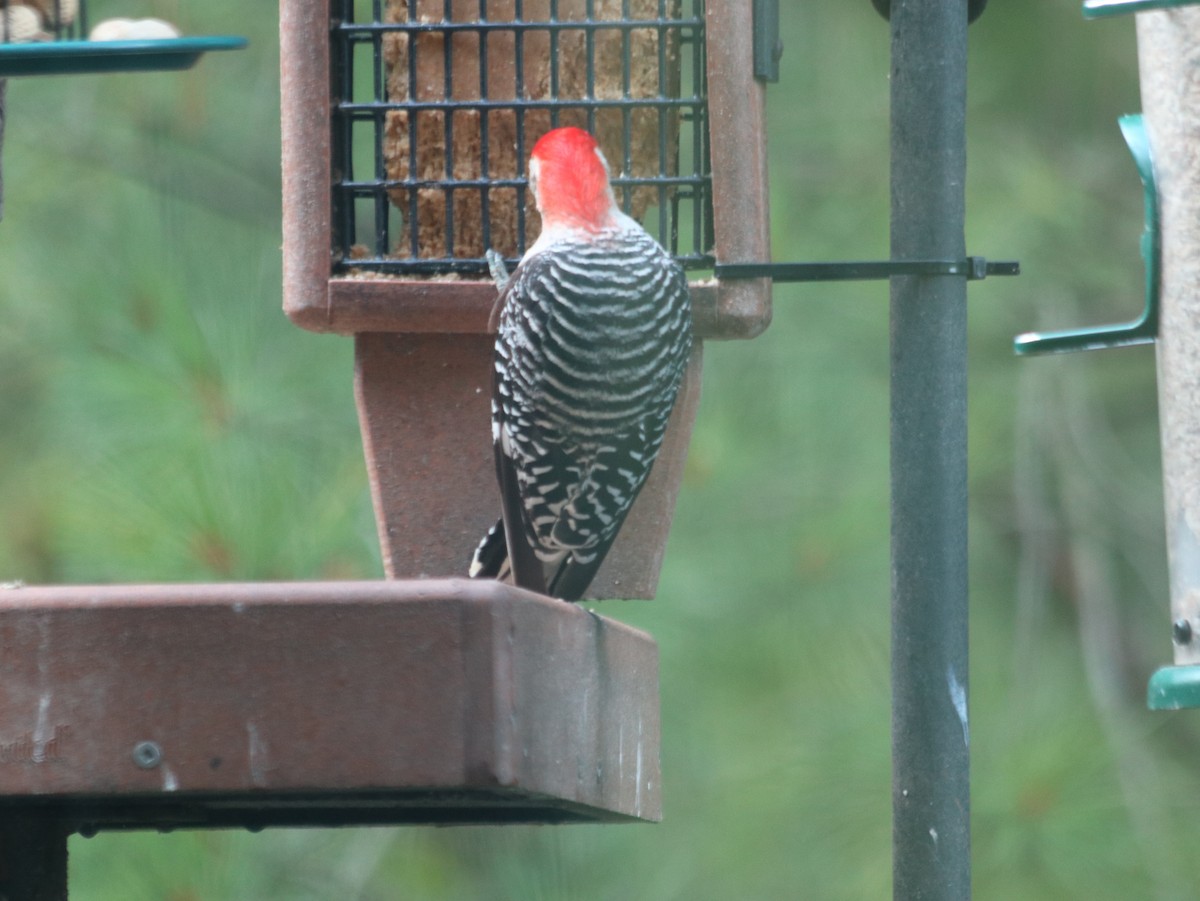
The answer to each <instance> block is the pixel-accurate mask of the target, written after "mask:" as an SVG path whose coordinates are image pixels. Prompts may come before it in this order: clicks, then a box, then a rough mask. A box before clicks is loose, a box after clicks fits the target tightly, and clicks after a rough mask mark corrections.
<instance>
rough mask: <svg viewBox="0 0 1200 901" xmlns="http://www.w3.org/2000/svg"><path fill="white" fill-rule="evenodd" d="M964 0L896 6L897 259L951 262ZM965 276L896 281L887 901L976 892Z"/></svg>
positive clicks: (960, 135)
mask: <svg viewBox="0 0 1200 901" xmlns="http://www.w3.org/2000/svg"><path fill="white" fill-rule="evenodd" d="M967 13H968V10H967V0H893V2H892V4H891V33H892V71H891V154H892V157H891V158H892V162H891V203H892V213H891V253H892V259H893V260H906V259H922V258H925V259H961V258H963V257H964V256H965V254H966V247H965V239H964V205H965V203H964V190H963V184H964V178H965V174H966V149H965V128H964V126H965V120H966V77H967V72H966V61H967ZM966 363H967V360H966V278H965V277H964V276H962V275H918V276H912V275H910V276H896V277H893V278H892V279H891V469H892V508H891V509H892V513H891V529H892V809H893V821H892V824H893V870H892V874H893V875H892V881H893V893H894V897H895V898H897V899H905V901H908V899H918V898H919V899H945V901H951V899H953V901H962V899H965V898H969V897H970V891H971V869H970V802H969V754H968V728H967V366H966Z"/></svg>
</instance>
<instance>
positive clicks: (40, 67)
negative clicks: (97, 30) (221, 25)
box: [0, 36, 247, 78]
mask: <svg viewBox="0 0 1200 901" xmlns="http://www.w3.org/2000/svg"><path fill="white" fill-rule="evenodd" d="M246 43H247V42H246V39H245V38H243V37H227V36H213V37H194V38H164V39H159V40H144V41H45V42H38V43H28V44H5V43H0V78H4V77H9V76H18V75H84V74H94V73H102V72H150V71H167V70H178V69H190V68H191V67H192V66H194V65H195V64H196V61H197V60H199V59H200V57H201V56H202V55H203V54H205V53H208V52H209V51H212V50H240V49H242V48H243V47H245V46H246Z"/></svg>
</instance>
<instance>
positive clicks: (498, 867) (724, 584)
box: [0, 0, 1200, 901]
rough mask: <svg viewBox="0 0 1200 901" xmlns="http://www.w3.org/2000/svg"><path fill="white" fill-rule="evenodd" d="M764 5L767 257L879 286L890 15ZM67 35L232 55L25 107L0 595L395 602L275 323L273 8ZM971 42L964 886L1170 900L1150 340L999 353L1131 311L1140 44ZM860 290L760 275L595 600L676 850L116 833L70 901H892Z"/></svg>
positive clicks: (312, 364)
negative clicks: (268, 586)
mask: <svg viewBox="0 0 1200 901" xmlns="http://www.w3.org/2000/svg"><path fill="white" fill-rule="evenodd" d="M782 6H783V27H784V41H785V45H786V53H785V56H784V60H783V81H782V83H780V84H778V85H775V86H773V87H772V88H771V89H770V101H769V102H770V117H769V121H770V134H769V148H770V155H771V164H772V172H771V185H772V198H771V202H772V209H773V241H774V253H775V256H776V258H777V259H783V260H790V259H798V260H799V259H812V260H817V259H844V258H878V257H883V256H886V253H887V247H888V240H887V222H888V208H887V203H888V159H887V147H888V58H887V57H888V31H887V27H886V26H885V24H884V23H883V21H882V20H881V19H880V18H879V17H878V16H877V15H876V14H875V12H874V11H873V9H872V8H871V5H870V4H869V3H867V2H866V0H859V2H849V0H808V2H804V3H784V4H782ZM92 10H93V13H92V15H93V19H98V18H100V17H102V16H104V15H160V16H163V17H165V18H168V19H171V20H173V21H175V22H177V23H179V24H180V25H181V26H182V27H183V29H184V31H185V32H186V33H189V34H231V33H236V34H245V35H248V36H249V38H250V40H251V44H250V47H249V49H248V50H245V51H242V52H239V53H230V54H218V55H214V56H211V57H209V58H207V59H205V60H204V61H203V62H202V63H201V64H200V65H199V66H198V68H196V69H195V70H193V71H191V72H188V73H183V74H164V75H127V76H126V75H112V76H91V77H78V78H67V77H55V78H40V79H38V78H27V79H18V80H14V81H12V82H11V83H10V86H9V117H8V129H7V140H6V144H5V148H4V151H5V152H4V164H5V170H4V175H5V188H6V207H5V219H4V221H3V223H2V225H0V272H2V273H3V278H0V321H2V322H3V326H2V327H0V422H2V423H3V425H2V427H0V581H4V580H11V579H23V580H25V581H26V582H30V583H47V582H48V583H54V582H96V581H100V582H110V581H113V582H116V581H147V580H172V581H174V580H225V579H307V578H345V577H350V578H376V577H378V576H379V575H380V574H381V567H380V563H379V558H378V549H377V546H376V544H375V536H374V526H373V522H372V518H371V512H370V503H369V498H368V495H367V488H366V479H365V474H364V472H363V464H362V457H361V447H360V444H359V439H358V434H357V425H356V421H355V415H354V409H353V401H352V397H351V387H350V380H351V346H350V344H351V343H350V342H349V341H348V340H346V339H343V338H338V337H324V336H315V335H311V334H307V333H305V332H302V331H300V330H298V329H297V328H295V327H293V326H291V325H290V324H289V323H288V322H287V321H286V320H285V318H284V317H283V315H282V313H281V312H280V310H279V305H280V262H279V258H280V254H279V245H280V216H279V207H280V201H279V196H280V185H279V126H278V121H279V111H278V71H279V61H278V45H277V37H276V28H277V23H278V10H277V8H275V7H274V6H273V5H272V4H270V3H236V2H233V0H211V2H209V3H205V4H185V3H182V2H180V0H161V2H152V0H94V2H93V7H92ZM971 52H972V61H971V76H970V93H969V96H970V112H969V117H968V122H969V126H968V128H969V135H968V137H969V158H970V166H969V184H968V195H967V196H968V228H967V237H968V240H967V244H968V249H969V250H970V252H972V253H976V254H983V255H986V256H989V257H991V258H995V259H1020V260H1021V262H1022V265H1023V269H1024V274H1023V275H1022V276H1021V278H1019V279H991V280H988V281H986V282H982V283H977V284H974V285H972V287H971V289H970V304H971V337H970V342H971V346H970V354H971V376H970V377H971V403H972V408H971V423H970V441H971V492H972V495H971V496H972V506H971V553H972V564H971V573H972V601H971V603H972V633H971V634H972V652H973V659H972V667H971V684H972V688H973V693H972V699H971V716H972V727H973V729H972V732H973V735H972V739H973V740H972V750H973V761H972V766H973V770H972V782H973V791H974V794H973V827H974V873H975V877H974V878H975V893H976V897H978V898H981V899H1009V898H1023V899H1056V901H1057V899H1071V898H1154V899H1185V898H1193V897H1195V896H1196V894H1197V888H1196V886H1195V884H1194V880H1195V875H1194V872H1195V870H1194V865H1193V862H1194V858H1195V848H1197V847H1200V816H1198V815H1197V814H1200V805H1198V804H1197V802H1196V798H1197V797H1198V796H1200V778H1198V777H1197V759H1198V758H1200V729H1197V726H1196V714H1194V713H1180V714H1174V715H1166V714H1151V713H1149V712H1147V711H1146V710H1145V708H1144V702H1143V697H1144V689H1145V681H1146V678H1147V677H1148V676H1149V674H1150V672H1151V671H1152V670H1153V668H1154V667H1155V666H1156V665H1158V664H1160V663H1164V662H1167V660H1168V658H1169V653H1170V643H1169V630H1168V608H1167V588H1166V563H1165V553H1164V548H1163V536H1162V524H1161V503H1162V501H1161V487H1160V477H1159V472H1158V466H1159V460H1158V445H1157V440H1158V439H1157V421H1156V395H1155V381H1154V356H1153V351H1152V350H1149V349H1145V348H1143V349H1133V350H1125V351H1112V352H1106V353H1100V354H1090V355H1076V356H1064V357H1056V358H1048V359H1027V360H1018V359H1016V358H1014V357H1013V355H1012V352H1011V343H1010V342H1011V338H1012V336H1013V334H1015V333H1017V332H1020V331H1024V330H1027V329H1031V328H1040V327H1054V326H1071V325H1082V324H1092V323H1099V322H1105V321H1112V320H1117V319H1122V318H1128V317H1129V316H1132V315H1133V314H1134V313H1135V312H1136V311H1137V310H1138V309H1140V305H1141V302H1142V301H1141V297H1140V291H1141V284H1142V271H1141V263H1140V259H1139V257H1138V253H1137V239H1138V235H1139V233H1140V230H1141V186H1140V184H1139V182H1138V179H1137V175H1136V172H1135V170H1134V167H1133V164H1132V162H1131V160H1130V159H1129V157H1128V154H1127V151H1126V150H1125V147H1124V145H1123V142H1122V140H1121V137H1120V135H1119V132H1118V130H1117V127H1116V118H1117V116H1118V115H1119V114H1122V113H1125V112H1131V111H1136V110H1137V109H1138V108H1139V105H1140V104H1139V100H1138V89H1137V73H1136V43H1135V39H1134V30H1133V22H1132V20H1130V19H1123V20H1105V21H1100V22H1092V23H1085V22H1084V21H1083V19H1082V18H1081V16H1080V12H1079V2H1078V0H994V2H993V3H992V4H991V5H990V7H989V10H988V12H987V14H986V15H985V16H984V17H983V18H982V19H981V20H980V21H979V22H978V23H977V24H976V25H974V26H973V27H972V29H971ZM886 299H887V289H886V286H884V285H882V284H872V283H867V284H844V285H809V286H788V285H781V286H779V287H778V288H777V290H776V315H775V322H774V325H773V326H772V327H771V329H770V331H769V332H768V333H767V334H766V335H765V336H763V337H761V338H759V339H757V340H756V341H754V342H752V343H728V344H716V345H710V346H709V348H708V352H707V368H706V372H705V397H704V401H703V405H702V408H701V412H700V417H699V422H698V424H697V428H696V436H695V441H694V445H693V448H692V451H691V457H690V459H689V464H688V473H687V480H686V484H685V488H684V491H683V495H682V498H681V501H680V507H679V510H678V514H677V517H676V524H675V529H674V533H673V535H672V540H671V545H670V548H669V551H668V556H667V562H666V568H665V571H664V574H663V580H662V587H661V590H660V593H659V597H658V599H657V601H655V602H654V603H650V604H645V603H639V604H622V603H615V602H614V603H609V604H604V605H600V609H601V612H603V613H604V614H606V615H610V616H614V617H616V618H619V619H622V620H625V621H628V622H631V623H633V624H636V625H638V626H640V627H643V628H646V629H648V630H650V631H651V632H652V633H653V634H654V635H655V636H656V637H657V639H658V641H659V643H660V646H661V652H662V697H663V716H664V748H663V758H664V760H663V764H664V772H665V792H666V820H665V822H664V823H662V824H661V825H656V826H606V827H591V826H572V827H556V828H550V827H544V828H535V827H505V828H461V829H442V830H432V829H421V828H409V829H370V830H341V831H304V830H297V831H286V830H280V831H268V832H265V833H263V834H260V835H250V834H247V833H241V832H236V831H231V832H212V833H179V834H171V835H157V834H135V835H108V834H102V835H101V836H99V837H97V838H93V839H90V840H84V839H80V838H76V839H72V844H71V855H72V857H71V860H72V864H71V878H72V889H73V891H72V897H74V898H78V899H81V901H110V899H112V901H140V899H147V901H149V899H155V901H220V899H275V898H279V899H283V898H287V899H309V898H312V899H317V898H340V899H558V901H567V899H589V901H590V899H632V898H646V899H656V901H657V899H695V901H700V899H732V898H738V899H767V901H769V899H782V898H804V899H862V898H884V897H888V896H889V893H890V853H891V848H890V822H891V821H890V746H889V685H888V620H889V612H888V587H889V562H888V507H887V505H888V461H887V444H888V440H887V429H888V421H887V418H888V412H887V411H888V406H887V390H888V387H887V379H888V373H887V360H888V350H887V328H888V327H887V309H886V306H887V304H886ZM447 490H452V486H447Z"/></svg>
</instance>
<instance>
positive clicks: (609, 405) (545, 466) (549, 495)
mask: <svg viewBox="0 0 1200 901" xmlns="http://www.w3.org/2000/svg"><path fill="white" fill-rule="evenodd" d="M529 185H530V188H531V189H532V191H533V196H534V200H535V201H536V202H537V206H538V210H539V212H540V213H541V215H542V233H541V235H540V236H539V237H538V239H537V241H535V242H534V243H533V245H532V246H531V247H530V248H529V250H528V251H527V252H526V253H525V256H524V257H522V258H521V262H520V265H518V266H517V269H516V271H515V272H513V274H512V276H511V278H508V279H507V280H506V281H505V282H504V283H503V285H502V287H501V294H500V297H499V299H498V300H497V305H496V310H495V311H494V312H493V314H492V316H493V319H496V318H497V317H498V330H497V337H496V355H495V373H494V379H493V393H492V438H493V441H494V443H495V452H496V471H497V476H498V478H499V480H500V495H501V500H502V516H501V518H500V521H499V522H498V523H497V524H496V526H495V527H493V528H492V530H491V531H490V532H489V533H488V534H487V535H486V536H485V537H484V539H483V541H482V542H481V543H480V545H479V548H478V550H476V552H475V557H474V559H473V560H472V562H471V575H472V576H479V577H484V576H490V577H495V578H505V577H506V576H507V575H508V574H509V573H510V572H511V576H512V580H513V582H514V583H515V584H517V585H520V586H521V587H523V588H529V589H532V590H534V591H539V592H542V593H545V594H550V595H553V596H554V597H560V598H563V599H565V600H578V599H579V598H580V597H582V596H583V593H584V592H585V591H586V590H587V587H588V585H589V584H590V583H591V581H592V578H593V576H594V575H595V574H596V570H597V569H599V567H600V564H601V563H602V562H603V560H604V556H605V554H607V553H608V549H609V548H610V547H611V546H612V543H613V539H614V538H616V535H617V531H618V530H619V529H620V528H621V524H622V522H624V520H625V515H626V514H627V513H628V512H629V508H630V507H631V506H632V504H633V501H634V499H635V498H636V497H637V494H638V492H639V491H640V490H641V488H642V485H643V483H644V482H645V480H646V476H647V475H648V474H649V472H650V467H651V466H652V465H653V463H654V460H655V458H656V457H657V456H658V451H659V448H660V447H661V446H662V440H663V432H664V431H665V430H666V427H667V419H668V417H669V416H670V414H671V409H672V407H673V406H674V405H675V396H676V394H678V392H679V385H680V382H681V381H682V379H683V372H684V369H685V367H686V366H687V362H688V358H689V355H690V353H691V346H692V332H691V301H690V298H689V295H688V287H687V279H686V277H685V276H684V273H683V270H682V269H681V268H680V266H679V264H678V263H676V262H675V261H674V260H673V259H672V258H671V256H670V255H669V254H668V253H667V252H666V251H665V250H663V248H662V247H661V246H659V244H658V242H657V241H655V240H654V239H653V238H652V237H650V235H649V234H647V233H646V231H645V229H643V228H642V227H641V226H640V225H638V223H637V222H635V221H634V220H633V219H631V218H630V217H629V216H626V215H625V214H624V213H622V212H621V211H620V209H619V208H618V207H617V204H616V201H615V199H614V197H613V192H612V187H611V186H610V184H609V179H608V164H607V163H606V162H605V160H604V155H603V154H602V153H601V152H600V148H599V146H598V145H597V143H596V140H595V139H594V138H593V137H592V136H591V135H590V134H588V133H587V132H586V131H583V130H582V129H578V128H558V129H555V130H553V131H551V132H548V133H547V134H546V135H544V136H543V137H542V138H541V139H540V140H539V141H538V142H537V143H536V144H535V145H534V148H533V153H532V154H531V156H530V161H529ZM491 259H495V258H494V257H491ZM496 268H497V267H496V266H495V265H494V266H493V272H495V270H496ZM499 268H500V269H501V274H500V275H499V276H498V278H497V281H498V283H499V282H500V281H501V280H502V278H503V275H502V269H503V267H502V266H500V267H499Z"/></svg>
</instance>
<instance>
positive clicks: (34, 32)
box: [0, 0, 88, 45]
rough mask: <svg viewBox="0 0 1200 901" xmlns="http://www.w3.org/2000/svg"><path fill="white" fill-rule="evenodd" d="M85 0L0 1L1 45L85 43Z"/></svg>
mask: <svg viewBox="0 0 1200 901" xmlns="http://www.w3.org/2000/svg"><path fill="white" fill-rule="evenodd" d="M87 33H88V26H87V3H86V2H85V0H0V45H2V44H25V43H32V42H44V41H71V40H82V38H83V36H84V35H86V34H87Z"/></svg>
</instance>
